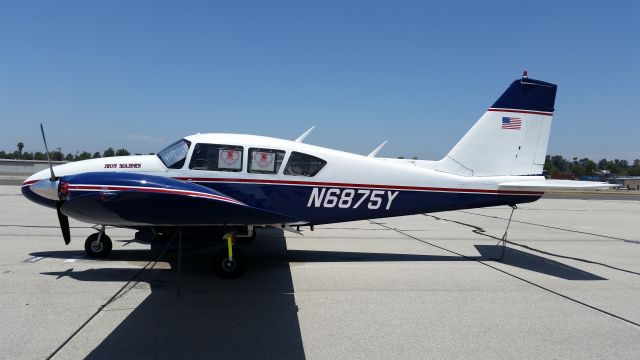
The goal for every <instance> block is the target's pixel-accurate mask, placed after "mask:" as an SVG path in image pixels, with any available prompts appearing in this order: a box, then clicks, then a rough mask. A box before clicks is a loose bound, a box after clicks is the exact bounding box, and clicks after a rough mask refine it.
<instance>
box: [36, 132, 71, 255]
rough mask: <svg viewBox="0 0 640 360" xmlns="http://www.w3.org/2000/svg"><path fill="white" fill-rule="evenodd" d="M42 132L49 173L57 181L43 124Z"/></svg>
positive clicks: (52, 179)
mask: <svg viewBox="0 0 640 360" xmlns="http://www.w3.org/2000/svg"><path fill="white" fill-rule="evenodd" d="M40 132H41V133H42V140H43V141H44V150H45V151H46V152H47V160H48V161H49V171H51V178H50V180H51V181H55V180H56V174H54V173H53V166H52V165H51V156H49V148H48V147H47V138H46V137H45V136H44V127H42V123H40ZM67 244H68V243H67Z"/></svg>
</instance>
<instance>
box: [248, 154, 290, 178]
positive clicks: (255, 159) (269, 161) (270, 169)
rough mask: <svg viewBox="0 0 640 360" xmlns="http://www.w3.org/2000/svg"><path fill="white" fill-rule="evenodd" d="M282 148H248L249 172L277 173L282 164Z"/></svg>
mask: <svg viewBox="0 0 640 360" xmlns="http://www.w3.org/2000/svg"><path fill="white" fill-rule="evenodd" d="M284 154H285V152H284V151H283V150H274V149H263V148H249V172H250V173H254V174H277V173H278V170H280V165H282V160H283V159H284Z"/></svg>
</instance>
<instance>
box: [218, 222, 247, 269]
mask: <svg viewBox="0 0 640 360" xmlns="http://www.w3.org/2000/svg"><path fill="white" fill-rule="evenodd" d="M225 238H226V241H227V246H226V248H222V249H220V251H218V253H217V254H216V256H215V258H214V259H213V271H214V272H215V273H216V274H217V275H218V276H219V277H221V278H224V279H236V278H238V277H240V275H242V273H243V272H244V270H245V267H246V265H247V263H246V260H245V257H244V254H243V253H242V252H241V251H240V249H238V248H237V247H235V246H234V245H233V244H234V242H235V234H233V233H228V234H226V235H225Z"/></svg>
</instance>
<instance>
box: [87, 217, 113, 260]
mask: <svg viewBox="0 0 640 360" xmlns="http://www.w3.org/2000/svg"><path fill="white" fill-rule="evenodd" d="M112 247H113V243H112V242H111V239H110V238H109V237H108V236H107V234H105V232H104V225H102V227H101V228H100V232H97V233H95V234H91V235H89V237H88V238H87V240H85V242H84V251H85V253H87V256H89V257H92V258H105V257H107V256H108V255H109V254H110V253H111V248H112Z"/></svg>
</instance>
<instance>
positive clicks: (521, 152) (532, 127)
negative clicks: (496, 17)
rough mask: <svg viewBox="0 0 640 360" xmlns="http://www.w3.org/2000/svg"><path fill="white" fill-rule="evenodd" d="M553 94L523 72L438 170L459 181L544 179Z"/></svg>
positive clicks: (551, 86)
mask: <svg viewBox="0 0 640 360" xmlns="http://www.w3.org/2000/svg"><path fill="white" fill-rule="evenodd" d="M556 89H557V86H556V85H554V84H550V83H547V82H544V81H539V80H533V79H529V78H528V76H527V73H526V71H525V73H524V75H523V76H522V78H521V79H518V80H516V81H514V82H513V83H512V84H511V86H509V88H508V89H507V90H506V91H505V92H504V94H502V96H500V98H499V99H498V100H497V101H496V102H495V103H494V104H493V106H491V108H489V109H488V110H487V111H486V112H485V113H484V115H482V117H481V118H480V119H479V120H478V121H477V122H476V123H475V125H473V127H472V128H471V129H470V130H469V131H468V132H467V133H466V134H465V135H464V137H463V138H462V139H461V140H460V141H459V142H458V143H457V144H456V146H454V147H453V149H452V150H451V151H450V152H449V153H448V154H447V156H445V157H444V158H443V159H442V160H440V161H438V164H437V165H436V169H437V170H439V171H443V172H447V173H451V174H456V175H463V176H502V175H539V174H542V168H543V166H544V161H545V157H546V154H547V144H548V142H549V133H550V130H551V119H552V117H553V110H554V103H555V98H556Z"/></svg>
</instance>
